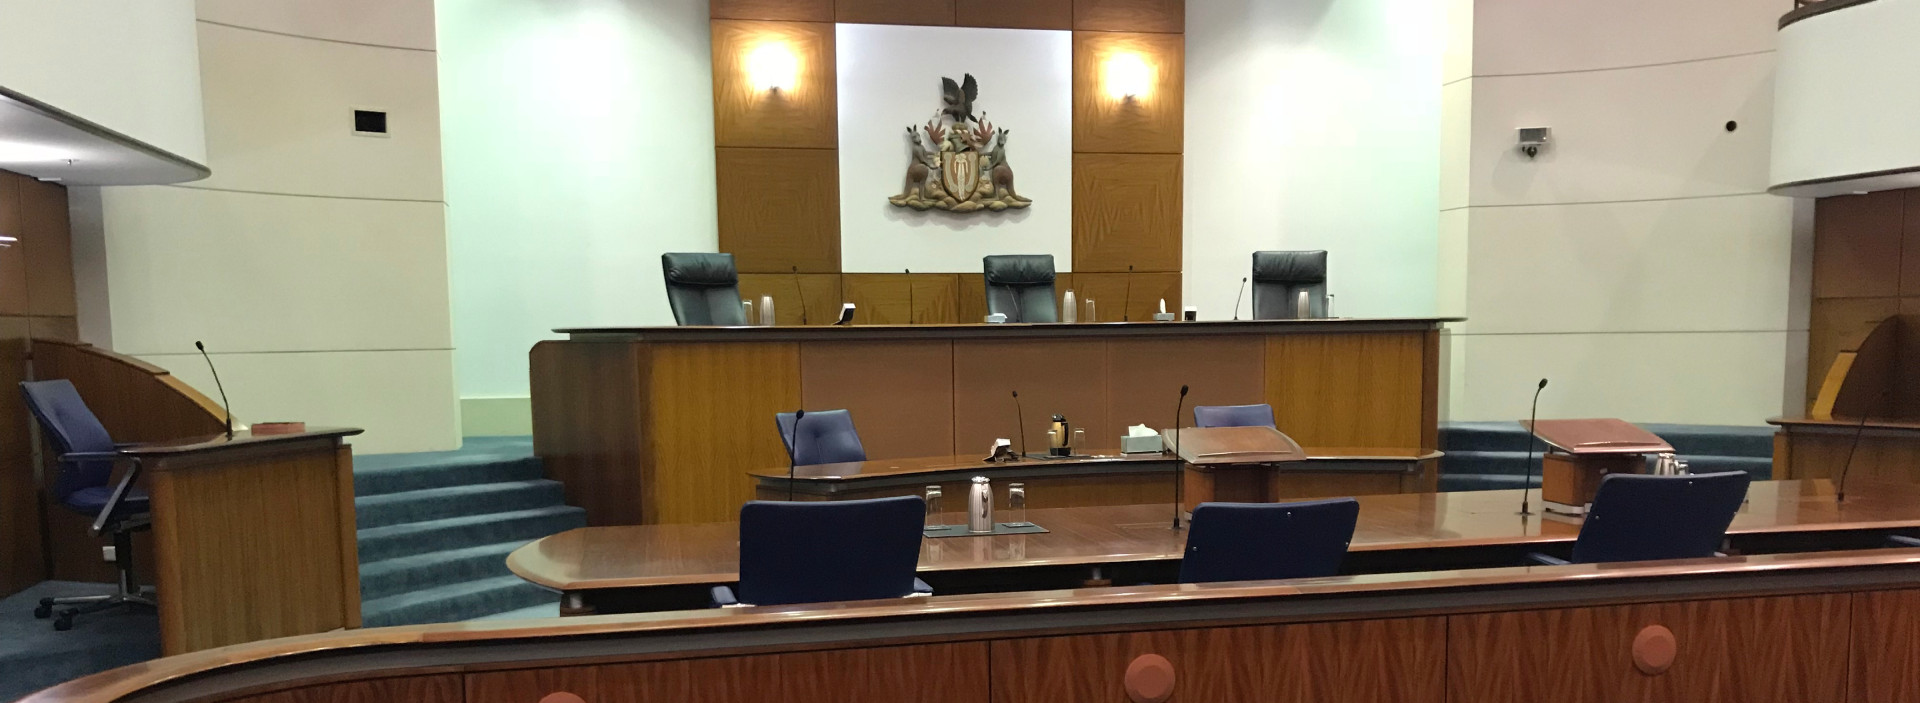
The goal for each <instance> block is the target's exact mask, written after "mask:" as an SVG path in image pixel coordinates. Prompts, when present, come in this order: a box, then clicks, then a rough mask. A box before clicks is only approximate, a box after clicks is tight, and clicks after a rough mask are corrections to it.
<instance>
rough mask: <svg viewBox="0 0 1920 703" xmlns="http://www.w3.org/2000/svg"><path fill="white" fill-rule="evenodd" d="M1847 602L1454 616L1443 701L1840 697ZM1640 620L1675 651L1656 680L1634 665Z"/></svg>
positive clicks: (1826, 598)
mask: <svg viewBox="0 0 1920 703" xmlns="http://www.w3.org/2000/svg"><path fill="white" fill-rule="evenodd" d="M1848 605H1849V600H1848V596H1846V595H1844V594H1843V595H1817V596H1798V597H1791V598H1756V599H1744V600H1720V601H1693V602H1682V603H1655V604H1645V605H1631V606H1619V607H1603V608H1573V609H1562V610H1538V611H1522V612H1508V613H1495V614H1487V615H1461V616H1454V617H1450V618H1448V621H1449V624H1448V632H1447V640H1448V644H1447V650H1448V657H1447V659H1448V673H1447V687H1448V688H1449V689H1451V692H1452V695H1451V696H1450V699H1451V700H1453V701H1485V702H1487V703H1502V702H1505V701H1512V702H1513V703H1520V702H1522V701H1538V700H1543V699H1552V700H1555V701H1563V702H1565V703H1587V702H1592V703H1601V702H1611V701H1687V702H1688V703H1717V702H1724V703H1735V702H1738V703H1767V702H1769V701H1779V702H1780V703H1787V702H1789V701H1792V702H1795V703H1799V702H1803V701H1838V700H1841V699H1842V698H1843V696H1844V693H1845V691H1846V672H1847V616H1848ZM1650 625H1661V626H1664V627H1666V628H1668V629H1670V630H1672V632H1673V634H1674V638H1675V640H1676V641H1677V644H1678V649H1679V651H1678V655H1677V656H1676V657H1675V659H1674V662H1673V666H1672V668H1670V669H1668V670H1667V671H1666V672H1665V673H1664V674H1661V675H1658V676H1647V675H1644V674H1641V673H1640V672H1639V671H1638V670H1636V669H1635V668H1634V665H1633V660H1632V645H1633V640H1634V637H1635V636H1636V635H1638V634H1639V632H1640V630H1641V629H1642V628H1644V627H1647V626H1650Z"/></svg>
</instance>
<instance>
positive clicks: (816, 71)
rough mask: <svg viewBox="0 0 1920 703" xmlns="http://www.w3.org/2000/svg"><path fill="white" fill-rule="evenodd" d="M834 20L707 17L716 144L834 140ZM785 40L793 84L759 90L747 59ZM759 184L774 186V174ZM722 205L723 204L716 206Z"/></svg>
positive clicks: (825, 143) (821, 145) (800, 144)
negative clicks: (710, 30)
mask: <svg viewBox="0 0 1920 703" xmlns="http://www.w3.org/2000/svg"><path fill="white" fill-rule="evenodd" d="M833 42H834V31H833V25H831V24H822V23H815V22H760V21H748V20H714V21H713V44H712V46H713V143H714V146H718V147H769V148H779V149H828V150H831V149H833V148H835V147H836V146H838V145H839V142H840V130H839V122H838V120H839V117H838V115H839V104H838V98H837V97H836V93H837V90H838V88H837V84H836V81H835V80H834V46H833ZM769 43H777V44H781V45H784V46H785V47H786V48H787V50H788V52H789V53H791V54H792V55H793V57H794V59H795V64H796V72H795V74H796V75H795V78H794V84H793V85H792V86H788V87H787V88H785V89H782V90H778V91H762V90H759V89H757V88H756V87H755V86H754V85H753V83H752V80H751V77H750V76H748V75H747V57H748V56H749V55H751V54H752V53H753V52H754V51H755V50H756V49H758V48H759V47H761V46H763V45H766V44H769ZM764 175H765V176H767V177H766V179H765V180H764V181H763V182H762V183H761V186H763V187H767V188H774V187H778V186H779V185H780V184H779V182H778V180H777V179H776V178H774V177H773V174H764ZM726 211H727V210H726V208H725V207H724V206H723V207H721V209H720V212H722V213H725V212H726Z"/></svg>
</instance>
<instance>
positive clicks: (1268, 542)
mask: <svg viewBox="0 0 1920 703" xmlns="http://www.w3.org/2000/svg"><path fill="white" fill-rule="evenodd" d="M1359 521H1360V502H1359V501H1357V500H1354V499H1352V498H1337V499H1334V500H1315V501H1306V502H1301V503H1201V504H1200V507H1197V508H1194V509H1193V523H1192V524H1191V525H1189V526H1188V527H1187V550H1186V554H1185V555H1184V556H1182V557H1181V559H1180V582H1181V583H1205V582H1212V581H1265V580H1270V579H1295V578H1310V577H1315V576H1333V575H1336V574H1338V573H1340V561H1341V560H1342V559H1344V558H1346V556H1347V545H1349V544H1351V543H1352V542H1353V528H1354V525H1355V524H1357V523H1358V522H1359Z"/></svg>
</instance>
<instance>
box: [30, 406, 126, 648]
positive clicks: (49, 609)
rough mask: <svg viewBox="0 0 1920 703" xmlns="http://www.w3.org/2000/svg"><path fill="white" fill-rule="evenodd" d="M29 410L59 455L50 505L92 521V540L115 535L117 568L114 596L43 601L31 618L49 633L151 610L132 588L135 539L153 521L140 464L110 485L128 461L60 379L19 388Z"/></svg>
mask: <svg viewBox="0 0 1920 703" xmlns="http://www.w3.org/2000/svg"><path fill="white" fill-rule="evenodd" d="M20 392H21V394H22V395H23V396H24V397H25V399H26V403H27V409H28V410H29V411H31V412H32V413H33V417H34V419H36V420H38V421H39V423H40V429H41V430H43V431H44V433H45V436H46V438H47V440H48V442H49V443H50V444H52V445H53V449H54V451H56V452H58V453H59V457H58V462H59V465H60V467H59V471H58V473H57V474H55V476H54V479H53V500H54V502H56V503H59V504H60V506H61V507H63V508H66V509H67V510H71V511H73V512H76V513H79V514H81V515H85V516H87V517H90V518H93V524H92V527H91V529H90V532H92V533H93V534H95V535H99V534H103V533H105V534H112V535H113V547H114V549H113V554H114V561H115V565H116V566H118V567H119V571H120V584H119V586H120V587H119V589H118V590H117V591H116V592H115V593H114V594H112V595H104V596H77V597H71V598H42V599H40V606H39V607H38V608H36V609H34V611H33V614H34V617H40V618H47V617H54V608H56V607H58V606H62V605H70V606H77V607H73V608H68V609H65V610H61V611H60V613H59V616H58V617H55V618H54V621H53V629H56V630H68V629H72V628H73V618H74V616H76V615H85V614H87V613H95V612H99V611H102V610H106V609H109V608H113V607H117V606H121V605H143V606H152V605H153V604H154V602H153V599H152V598H150V597H149V596H148V592H147V591H145V590H143V589H141V588H140V586H139V584H137V583H135V582H134V575H133V533H134V532H137V531H140V530H144V529H147V528H148V527H149V525H150V519H151V515H150V514H149V513H148V511H147V504H148V501H147V491H146V489H144V488H140V487H138V486H137V485H136V483H137V481H138V480H139V476H140V465H139V462H137V461H135V462H133V463H132V464H131V466H130V467H129V468H128V470H127V472H126V475H125V476H123V477H122V478H121V479H120V481H119V482H118V483H115V482H114V481H113V467H114V463H115V462H116V461H120V460H123V459H126V457H125V455H124V454H122V453H121V452H120V449H121V447H122V446H123V445H117V444H114V442H113V438H112V437H111V436H109V435H108V434H107V428H106V427H105V426H103V425H101V424H100V419H99V418H96V417H94V415H93V411H91V410H88V409H87V404H86V403H85V402H84V401H82V400H81V399H80V392H79V391H78V390H75V389H74V387H73V384H72V383H70V382H68V381H66V380H64V379H61V380H54V381H27V382H25V383H21V384H20Z"/></svg>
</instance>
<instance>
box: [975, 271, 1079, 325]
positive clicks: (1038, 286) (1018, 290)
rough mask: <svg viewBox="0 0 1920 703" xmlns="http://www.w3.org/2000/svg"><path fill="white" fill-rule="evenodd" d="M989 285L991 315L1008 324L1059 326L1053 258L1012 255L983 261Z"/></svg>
mask: <svg viewBox="0 0 1920 703" xmlns="http://www.w3.org/2000/svg"><path fill="white" fill-rule="evenodd" d="M980 266H981V269H982V271H983V273H984V275H985V277H986V282H987V314H989V315H992V314H995V313H999V314H1003V315H1006V316H1007V321H1008V322H1059V321H1060V303H1059V301H1057V300H1055V299H1054V297H1053V294H1054V289H1053V280H1054V270H1053V255H1052V254H1010V255H1002V256H988V257H985V258H982V259H981V260H980Z"/></svg>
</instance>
